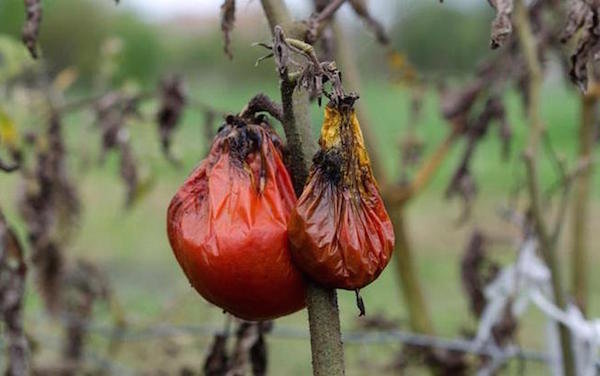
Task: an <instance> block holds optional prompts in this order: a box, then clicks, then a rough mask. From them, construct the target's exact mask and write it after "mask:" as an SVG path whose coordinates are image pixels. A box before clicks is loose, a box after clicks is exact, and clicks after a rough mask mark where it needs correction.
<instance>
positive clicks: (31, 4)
mask: <svg viewBox="0 0 600 376" xmlns="http://www.w3.org/2000/svg"><path fill="white" fill-rule="evenodd" d="M41 22H42V0H25V23H24V24H23V32H22V39H23V43H24V44H25V46H26V47H27V49H28V50H29V53H31V57H33V58H34V59H37V57H38V52H37V41H38V35H39V33H40V25H41Z"/></svg>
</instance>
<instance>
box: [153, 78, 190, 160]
mask: <svg viewBox="0 0 600 376" xmlns="http://www.w3.org/2000/svg"><path fill="white" fill-rule="evenodd" d="M159 93H160V100H161V104H160V109H159V110H158V113H157V114H156V119H157V122H158V131H159V135H160V140H161V145H162V150H163V154H164V155H165V157H166V158H167V159H168V160H169V161H171V162H174V163H175V164H178V162H177V160H176V159H175V157H173V155H172V153H171V143H172V142H171V141H172V138H173V133H174V132H175V130H176V129H177V127H178V125H179V124H180V120H181V116H182V114H183V109H184V106H185V103H186V94H185V90H184V89H183V81H182V80H181V77H179V76H177V75H172V76H168V77H165V78H164V79H163V80H161V82H160V86H159Z"/></svg>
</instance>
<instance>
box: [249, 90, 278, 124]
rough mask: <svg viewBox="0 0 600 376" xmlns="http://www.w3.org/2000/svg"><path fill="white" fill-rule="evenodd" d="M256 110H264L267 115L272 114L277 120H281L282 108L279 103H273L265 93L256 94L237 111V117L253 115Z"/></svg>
mask: <svg viewBox="0 0 600 376" xmlns="http://www.w3.org/2000/svg"><path fill="white" fill-rule="evenodd" d="M258 112H266V113H268V114H269V115H271V116H273V117H274V118H275V119H277V120H278V121H280V122H282V121H283V109H282V107H281V105H280V104H279V103H275V102H274V101H272V100H271V98H269V97H268V96H266V95H265V94H262V93H260V94H256V95H255V96H254V97H252V99H250V101H249V102H248V104H247V105H246V107H244V109H243V110H242V111H241V112H240V113H239V117H242V118H244V117H247V116H251V115H254V114H256V113H258Z"/></svg>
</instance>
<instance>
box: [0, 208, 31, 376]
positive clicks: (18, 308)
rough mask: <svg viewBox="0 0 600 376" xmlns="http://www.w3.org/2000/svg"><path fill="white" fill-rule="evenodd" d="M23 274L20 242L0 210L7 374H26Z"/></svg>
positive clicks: (0, 310)
mask: <svg viewBox="0 0 600 376" xmlns="http://www.w3.org/2000/svg"><path fill="white" fill-rule="evenodd" d="M26 274H27V267H26V265H25V257H24V253H23V248H22V247H21V243H20V242H19V239H18V238H17V236H16V234H15V233H14V231H13V230H12V229H11V228H10V227H9V226H8V224H7V223H6V220H5V218H4V215H3V214H2V211H1V210H0V315H1V317H2V321H3V322H4V335H5V338H6V342H7V354H8V365H7V368H6V375H7V376H20V375H28V374H29V345H28V342H27V338H26V336H25V330H24V327H23V296H24V294H25V280H26Z"/></svg>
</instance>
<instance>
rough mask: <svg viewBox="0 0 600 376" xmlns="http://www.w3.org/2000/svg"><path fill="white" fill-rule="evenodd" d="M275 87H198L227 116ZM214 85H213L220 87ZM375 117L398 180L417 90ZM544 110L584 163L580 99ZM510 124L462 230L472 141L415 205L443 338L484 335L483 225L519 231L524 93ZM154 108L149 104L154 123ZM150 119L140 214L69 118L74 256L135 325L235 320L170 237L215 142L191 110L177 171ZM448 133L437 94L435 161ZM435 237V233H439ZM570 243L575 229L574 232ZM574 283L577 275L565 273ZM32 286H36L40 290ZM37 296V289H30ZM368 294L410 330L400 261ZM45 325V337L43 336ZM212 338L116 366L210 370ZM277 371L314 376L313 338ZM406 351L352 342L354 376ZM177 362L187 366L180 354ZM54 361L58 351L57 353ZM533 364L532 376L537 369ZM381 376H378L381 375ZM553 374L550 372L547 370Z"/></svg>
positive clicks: (350, 318)
mask: <svg viewBox="0 0 600 376" xmlns="http://www.w3.org/2000/svg"><path fill="white" fill-rule="evenodd" d="M275 87H276V86H275V82H265V83H264V84H262V85H258V84H248V85H246V86H242V85H238V86H235V87H232V86H220V85H219V84H217V83H211V82H208V83H204V84H203V85H202V86H195V87H194V88H193V90H192V94H193V96H194V98H196V99H198V100H201V101H204V102H206V103H210V104H211V105H214V106H215V107H218V108H223V109H225V110H230V111H239V109H241V108H242V107H243V105H244V103H245V102H246V101H247V100H248V99H249V98H250V97H251V96H252V95H253V94H254V93H256V92H258V91H266V92H267V93H268V94H269V95H271V96H272V97H274V98H276V97H277V91H276V90H274V89H273V88H275ZM209 88H210V89H209ZM361 94H362V95H361V98H362V99H361V100H362V101H364V102H365V103H366V105H367V108H368V110H369V114H370V116H371V119H372V123H373V125H374V126H375V129H374V131H375V132H376V133H377V135H378V137H379V142H380V147H381V152H382V155H384V156H385V160H384V165H385V168H386V170H387V171H388V172H389V173H390V174H394V176H397V175H398V163H397V156H398V155H399V152H398V151H397V145H398V140H399V137H400V136H401V134H402V132H403V130H405V129H406V127H407V125H408V124H407V123H408V121H409V120H408V119H409V106H410V101H409V93H408V92H407V91H406V90H403V89H399V88H397V87H394V86H390V85H388V84H385V83H371V84H370V85H369V86H367V88H366V90H364V92H363V93H361ZM543 99H544V101H543V113H544V119H545V121H546V125H547V127H548V129H549V134H550V139H551V140H552V142H553V144H554V146H555V148H556V149H557V150H559V151H560V153H561V154H564V156H565V158H567V160H568V161H573V160H574V154H575V150H576V136H575V135H576V127H577V122H578V117H577V116H578V101H577V97H576V96H575V95H574V93H573V92H568V91H566V90H564V89H561V88H559V87H548V88H547V90H545V91H544V98H543ZM506 100H507V104H508V111H509V119H510V122H511V124H512V126H513V128H514V132H515V135H514V136H515V137H514V142H513V145H512V147H513V151H514V152H513V153H512V157H511V158H510V159H509V160H508V161H506V162H503V161H502V160H501V157H500V150H501V147H500V142H499V141H498V139H497V137H496V136H497V135H496V133H497V129H496V128H495V127H494V128H492V129H491V131H490V134H489V135H488V136H487V138H486V140H485V141H484V142H483V143H482V144H481V145H480V147H479V148H478V150H477V155H476V159H475V161H474V165H473V173H474V175H475V177H476V179H477V182H478V186H479V197H478V198H477V202H476V206H475V210H474V212H473V215H472V217H471V219H470V220H469V221H468V222H467V223H466V224H464V225H463V226H460V227H457V225H456V219H457V218H458V217H459V215H460V210H461V207H460V204H459V203H458V202H456V201H451V202H448V201H445V200H444V198H443V191H444V189H445V186H446V184H447V183H448V181H449V178H450V176H451V175H452V172H453V167H454V166H456V163H457V161H458V160H459V158H460V155H461V152H462V149H463V147H464V145H463V143H462V142H461V143H459V145H457V146H456V147H455V148H454V149H453V151H452V153H451V155H450V157H449V158H448V160H447V161H446V162H445V163H444V165H443V166H442V168H441V170H440V171H439V173H438V174H437V176H436V177H435V179H434V180H433V182H432V184H431V186H430V187H429V189H428V190H427V191H426V192H425V193H424V194H423V195H422V196H421V197H419V198H418V199H417V200H415V202H413V203H412V204H411V205H410V206H409V208H408V209H407V210H408V212H407V218H408V219H407V222H408V226H409V230H410V238H411V240H412V242H413V245H414V251H415V256H416V260H417V266H418V271H419V277H420V279H421V281H422V282H423V284H424V288H425V293H426V296H427V298H428V304H429V307H430V309H431V312H432V314H433V319H434V322H435V327H436V330H437V331H438V333H439V334H441V335H444V336H456V335H458V334H459V333H460V331H461V330H462V329H464V328H466V329H473V328H475V326H476V322H475V320H474V319H473V317H472V316H471V315H470V313H469V311H468V307H467V301H466V299H465V296H464V294H463V291H462V287H461V282H460V270H459V260H460V256H461V254H462V250H463V247H464V246H465V244H466V242H467V240H468V235H469V233H470V230H471V229H472V228H473V227H475V226H477V227H481V228H483V229H484V230H487V231H489V232H491V233H492V234H494V235H507V234H515V230H514V229H513V228H511V227H510V226H509V225H507V224H506V223H504V222H502V221H500V220H499V219H498V218H497V217H496V215H495V210H496V206H497V205H498V204H500V203H503V202H505V201H506V198H507V196H508V191H509V190H510V189H511V188H512V187H513V186H514V184H515V177H516V176H520V175H519V174H521V173H522V162H521V160H520V155H519V154H520V150H522V149H523V145H524V143H525V142H526V134H527V129H526V126H525V123H524V121H523V116H522V110H521V106H520V99H519V97H518V96H517V95H516V94H511V95H509V96H508V97H507V98H506ZM313 107H314V108H313V110H312V111H313V114H312V115H313V119H314V121H313V123H314V127H315V129H318V126H319V121H320V119H321V110H319V109H318V108H317V106H316V105H315V106H313ZM151 109H152V105H148V106H147V107H146V108H145V112H146V113H147V114H148V116H149V117H150V116H152V112H151ZM149 121H151V118H149V119H148V121H134V122H132V123H131V126H130V130H131V133H132V136H133V138H134V140H135V141H134V148H135V152H136V156H137V158H138V160H139V161H140V163H141V165H142V166H144V171H145V173H147V174H150V175H153V176H154V177H155V181H156V184H155V187H154V189H153V190H152V191H151V192H150V193H149V194H148V195H147V197H145V198H144V199H143V200H142V201H141V202H139V203H138V205H136V206H135V207H134V208H133V209H132V210H130V211H125V210H123V200H124V189H123V187H122V184H121V183H120V181H119V178H118V163H117V162H118V161H117V158H115V157H114V156H111V157H110V158H109V159H108V161H107V164H106V165H105V166H103V167H98V166H96V160H97V156H98V149H99V148H98V144H99V138H98V135H97V131H96V130H95V129H93V128H91V127H90V126H88V125H89V124H91V122H92V119H91V118H90V116H89V115H87V114H81V113H80V114H77V115H74V116H71V117H69V118H68V119H66V122H67V124H68V127H67V128H68V148H69V149H71V150H72V151H73V153H72V154H73V157H72V158H71V159H70V161H69V163H70V168H71V173H72V175H73V176H74V179H75V180H76V181H77V183H78V186H79V187H80V188H81V195H82V202H83V204H84V211H83V216H82V222H81V225H80V228H79V231H78V232H77V235H76V237H75V239H73V242H72V244H71V246H70V247H69V249H68V252H69V255H70V256H72V257H84V258H87V259H91V260H94V261H96V262H98V263H99V264H100V265H101V266H102V267H103V268H104V269H105V270H106V271H107V273H108V274H109V276H110V280H111V283H112V285H113V288H114V292H115V294H116V296H117V297H118V299H119V301H120V302H121V304H122V305H123V308H124V310H125V312H126V313H127V318H128V319H129V320H130V321H131V322H132V323H133V325H134V326H135V325H143V324H151V323H155V322H157V321H158V322H160V323H162V324H169V323H170V324H215V325H221V324H222V322H223V320H224V318H223V315H222V313H221V311H220V310H219V309H217V308H215V307H211V306H210V305H209V304H207V303H206V302H204V301H203V300H202V299H201V298H200V297H198V296H197V295H196V294H195V293H194V292H193V291H192V290H191V288H190V286H189V285H188V283H187V281H186V279H185V278H184V277H183V274H182V273H181V271H180V270H179V267H178V265H177V264H176V262H175V259H174V257H173V256H172V254H171V250H170V248H169V245H168V243H167V239H166V236H165V229H164V228H165V211H166V207H167V205H168V203H169V200H170V198H171V196H172V194H173V193H174V192H175V190H176V189H177V187H178V186H179V185H180V184H181V182H182V181H183V180H184V178H185V177H186V175H187V174H188V173H189V171H190V170H191V169H192V168H193V166H195V165H196V164H197V162H198V161H199V160H200V159H202V158H203V156H204V154H205V152H206V147H207V146H206V145H205V142H204V141H203V136H202V134H203V128H202V127H203V124H202V122H203V118H202V114H201V113H199V112H197V111H194V110H191V109H190V110H188V111H187V112H186V114H185V121H184V124H183V125H182V127H181V129H180V130H179V131H178V133H177V135H176V138H175V141H174V145H175V152H176V154H177V155H179V156H180V157H181V159H182V161H183V167H182V168H181V169H175V168H173V167H172V166H171V165H170V164H168V163H167V162H166V161H165V160H164V159H163V158H162V157H161V155H160V152H159V141H158V138H157V135H156V132H155V130H154V127H155V126H154V124H151V123H150V122H149ZM448 131H449V127H448V125H447V124H446V123H445V122H444V121H443V120H442V119H441V118H440V116H439V111H438V103H437V98H436V96H435V95H434V94H433V93H428V95H427V96H426V99H425V103H424V108H423V117H422V119H421V120H420V122H419V124H418V132H419V134H420V135H421V136H422V138H423V139H424V140H426V145H427V148H426V150H425V153H428V152H430V151H431V150H432V148H433V147H434V145H435V144H436V143H437V142H438V141H439V140H441V139H443V137H444V136H445V134H446V133H447V132H448ZM541 177H542V181H543V184H544V185H545V186H547V185H549V184H551V183H552V182H553V181H555V179H556V175H555V172H554V170H553V168H552V166H551V164H550V163H547V162H544V163H543V165H542V168H541ZM599 179H600V177H599V174H596V177H595V180H594V189H593V192H594V206H593V209H598V206H599V202H598V194H597V192H598V189H597V188H598V186H599V184H600V180H599ZM18 190H19V185H18V177H17V176H14V175H12V176H6V175H0V192H1V193H2V194H1V197H0V205H1V206H2V207H3V208H5V210H6V214H7V216H8V218H9V220H10V221H11V222H12V223H14V224H15V225H17V227H19V229H20V231H21V233H22V227H21V226H19V218H18V216H17V213H16V208H15V205H14V201H15V200H14V197H15V196H16V194H17V192H18ZM591 212H592V213H593V218H592V225H591V227H590V228H592V229H593V228H595V225H596V224H598V222H600V216H599V215H598V214H597V213H599V212H598V210H592V211H591ZM432 234H434V236H432ZM565 234H567V235H568V227H567V228H565ZM563 245H564V247H562V248H561V251H562V252H561V256H562V257H563V261H564V262H563V263H562V265H563V266H564V270H565V271H564V273H563V274H566V272H567V269H568V263H567V259H566V256H567V252H568V237H563ZM494 249H495V252H497V255H498V257H499V258H501V259H503V260H512V259H513V256H514V250H512V249H511V248H509V247H506V246H503V247H495V248H494ZM591 257H592V260H591V262H590V265H599V262H600V260H599V259H598V257H599V256H598V255H596V254H592V255H591ZM564 277H565V279H566V278H568V276H567V275H564ZM590 277H591V278H592V280H591V283H592V289H591V290H592V291H594V292H595V293H594V296H593V300H592V302H591V313H592V314H596V315H600V303H599V302H600V289H598V287H599V286H600V276H598V275H597V274H595V273H592V274H591V275H590ZM30 286H31V284H30ZM30 290H31V289H30ZM362 294H363V297H364V299H365V302H366V304H367V309H368V312H369V313H373V314H375V313H384V314H385V315H386V316H388V317H391V318H393V319H395V320H397V322H398V323H399V325H400V327H401V328H407V325H406V322H407V318H406V309H405V307H404V305H403V301H402V299H401V295H400V291H399V289H398V287H397V278H396V275H395V269H394V267H393V265H390V267H388V268H387V269H386V271H385V272H384V273H383V275H382V276H381V278H380V279H378V280H377V281H376V282H375V283H373V284H372V285H371V286H369V287H367V288H365V289H364V290H363V293H362ZM339 295H340V309H341V320H342V326H343V329H344V330H349V329H352V328H355V327H356V322H357V321H356V316H357V309H356V307H355V305H354V295H353V293H350V292H346V291H341V292H340V294H339ZM26 308H27V322H28V324H29V325H30V328H31V331H32V333H33V334H34V335H35V333H36V332H37V331H40V332H41V333H48V334H49V335H56V334H57V331H56V328H55V325H54V324H52V322H49V321H47V319H44V318H43V317H44V316H43V314H42V313H41V304H40V302H39V300H38V297H37V295H36V294H35V293H34V292H33V291H29V293H28V296H27V307H26ZM98 312H99V314H98V316H97V318H96V322H97V323H99V324H108V323H109V316H108V313H107V309H106V307H100V308H98ZM277 323H278V324H280V325H282V326H283V325H286V326H295V327H301V328H305V327H306V312H305V311H303V312H300V313H297V314H294V315H291V316H289V317H285V318H283V319H281V320H278V322H277ZM543 327H544V321H543V320H542V318H541V317H540V316H539V315H538V314H536V313H535V312H532V313H531V314H529V315H528V316H527V317H526V318H525V320H524V321H523V322H522V325H521V330H520V341H521V343H522V344H523V345H526V346H530V347H536V348H540V349H543V345H544V335H543ZM34 328H35V329H34ZM207 341H208V339H206V338H192V337H188V336H179V337H176V338H172V339H169V340H165V339H160V340H157V341H146V342H142V343H133V344H127V345H125V346H124V347H123V349H122V350H121V352H120V353H119V355H118V356H117V357H116V360H117V361H119V362H122V363H125V364H130V365H134V366H136V367H142V368H143V369H144V370H156V368H157V367H159V368H161V369H162V368H164V369H166V370H168V371H170V372H173V371H174V370H175V367H176V365H180V364H185V365H189V366H193V367H199V366H200V364H201V362H202V357H203V354H204V352H205V351H206V346H207V343H208V342H207ZM91 343H92V347H93V348H94V349H95V350H96V351H98V352H100V353H102V352H103V351H104V349H105V346H106V345H107V343H106V340H103V339H101V338H97V337H93V338H92V342H91ZM270 345H271V347H270V348H271V353H270V367H271V371H272V374H273V375H304V374H308V373H309V370H310V349H309V343H308V342H307V341H306V340H282V339H273V340H270ZM399 350H400V346H399V345H389V344H386V345H369V346H356V345H348V346H346V358H347V368H348V374H349V375H366V374H372V373H373V369H374V368H373V367H376V368H375V369H376V370H380V371H381V372H383V369H384V368H385V366H386V364H387V363H388V362H389V361H391V359H392V357H393V356H394V355H395V354H397V352H398V351H399ZM173 351H175V352H176V353H177V354H178V357H177V359H178V360H177V362H175V361H173V358H172V355H170V354H172V353H173ZM43 352H44V354H46V355H44V356H45V357H46V356H47V357H48V358H50V359H52V357H53V356H55V353H53V352H52V351H51V350H48V349H44V350H43ZM53 354H54V355H53ZM531 367H532V368H528V370H529V371H531V372H533V370H534V369H536V368H535V367H534V366H531ZM378 372H379V371H378ZM539 372H540V374H543V373H544V371H543V369H540V370H539Z"/></svg>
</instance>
